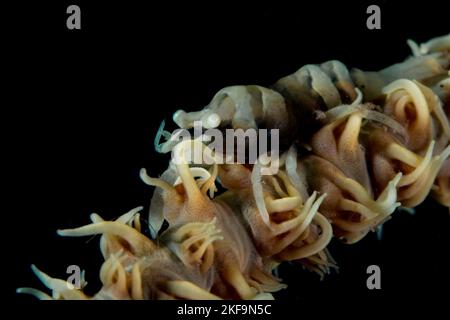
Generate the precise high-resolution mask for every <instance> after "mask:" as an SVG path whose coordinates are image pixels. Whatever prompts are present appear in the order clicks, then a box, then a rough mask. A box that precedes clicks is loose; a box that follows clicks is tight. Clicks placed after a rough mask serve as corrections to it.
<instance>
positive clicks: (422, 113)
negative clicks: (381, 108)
mask: <svg viewBox="0 0 450 320" xmlns="http://www.w3.org/2000/svg"><path fill="white" fill-rule="evenodd" d="M398 90H405V91H406V92H407V93H408V95H410V96H411V99H412V101H413V103H414V106H415V107H416V108H415V110H416V120H415V122H414V124H413V126H414V127H419V128H425V127H426V126H427V125H428V122H429V121H430V113H429V112H430V108H429V106H428V103H427V101H426V99H425V97H424V95H423V93H422V91H421V90H420V88H419V86H418V85H417V83H416V82H414V81H412V80H407V79H399V80H396V81H394V82H392V83H390V84H388V85H387V86H386V87H384V88H383V90H382V91H383V93H384V94H386V95H387V98H386V99H387V100H389V99H390V97H391V96H392V94H393V93H394V92H396V91H398Z"/></svg>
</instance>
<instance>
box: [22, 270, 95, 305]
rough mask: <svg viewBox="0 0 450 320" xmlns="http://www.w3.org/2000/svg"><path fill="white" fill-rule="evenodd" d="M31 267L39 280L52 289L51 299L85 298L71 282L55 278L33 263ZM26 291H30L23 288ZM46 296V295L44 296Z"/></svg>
mask: <svg viewBox="0 0 450 320" xmlns="http://www.w3.org/2000/svg"><path fill="white" fill-rule="evenodd" d="M31 269H32V270H33V272H34V274H35V275H36V276H37V277H38V278H39V280H40V281H41V282H42V283H43V284H44V285H45V286H46V287H47V288H49V289H50V290H52V295H53V299H60V298H63V299H86V298H87V297H86V296H85V295H84V293H83V292H81V291H80V290H78V289H77V288H75V287H74V286H73V285H72V284H70V283H68V282H67V281H64V280H61V279H55V278H52V277H50V276H49V275H47V274H46V273H44V272H42V271H41V270H39V269H38V268H37V267H36V266H35V265H31ZM25 291H26V293H31V294H33V293H32V292H31V291H29V290H28V291H27V290H25ZM34 293H36V292H34ZM46 297H48V296H46Z"/></svg>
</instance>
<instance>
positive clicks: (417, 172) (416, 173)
mask: <svg viewBox="0 0 450 320" xmlns="http://www.w3.org/2000/svg"><path fill="white" fill-rule="evenodd" d="M434 145H435V141H434V140H432V141H431V143H430V145H429V146H428V149H427V152H426V154H425V157H423V159H422V161H420V164H419V165H418V166H417V167H416V168H415V169H414V170H413V171H412V172H410V173H408V174H406V175H404V176H403V177H402V178H401V179H400V182H399V184H398V186H399V187H403V186H406V185H409V184H412V183H414V181H416V180H417V179H418V178H419V177H420V176H421V175H422V174H423V173H424V172H425V170H426V169H427V168H428V166H429V165H430V163H431V158H432V156H433V149H434Z"/></svg>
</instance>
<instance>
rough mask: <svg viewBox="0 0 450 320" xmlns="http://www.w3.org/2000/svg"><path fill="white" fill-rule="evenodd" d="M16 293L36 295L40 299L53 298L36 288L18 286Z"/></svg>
mask: <svg viewBox="0 0 450 320" xmlns="http://www.w3.org/2000/svg"><path fill="white" fill-rule="evenodd" d="M16 293H23V294H29V295H32V296H34V297H36V298H37V299H39V300H53V298H52V297H51V296H49V295H48V294H46V293H45V292H42V291H40V290H37V289H34V288H17V290H16Z"/></svg>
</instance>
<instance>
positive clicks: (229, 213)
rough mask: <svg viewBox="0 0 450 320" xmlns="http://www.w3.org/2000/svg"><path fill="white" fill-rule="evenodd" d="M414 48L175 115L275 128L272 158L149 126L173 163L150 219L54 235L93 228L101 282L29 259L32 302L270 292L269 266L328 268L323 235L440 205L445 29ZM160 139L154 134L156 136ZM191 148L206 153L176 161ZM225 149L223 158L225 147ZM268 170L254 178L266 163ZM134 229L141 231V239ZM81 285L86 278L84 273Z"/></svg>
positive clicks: (444, 177) (446, 108)
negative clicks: (204, 160)
mask: <svg viewBox="0 0 450 320" xmlns="http://www.w3.org/2000/svg"><path fill="white" fill-rule="evenodd" d="M408 44H409V45H410V46H411V48H412V51H413V56H412V57H409V58H408V59H406V60H405V61H403V62H400V63H397V64H394V65H392V66H390V67H387V68H385V69H383V70H380V71H377V72H368V71H362V70H359V69H351V70H349V69H347V67H346V66H345V65H344V64H343V63H341V62H339V61H335V60H333V61H328V62H325V63H322V64H320V65H306V66H303V67H302V68H300V69H299V70H298V71H297V72H295V73H293V74H291V75H289V76H287V77H284V78H281V79H280V80H278V81H277V82H276V83H275V84H274V85H273V86H272V87H271V88H264V87H261V86H256V85H250V86H232V87H227V88H224V89H222V90H220V91H219V92H218V93H217V94H216V95H215V96H214V97H213V99H212V100H211V102H210V103H209V104H208V105H207V106H206V107H205V108H204V109H202V110H200V111H196V112H186V111H183V110H179V111H177V112H176V113H175V114H174V115H173V120H174V122H175V123H176V124H177V125H178V126H179V127H180V128H183V129H189V128H192V127H194V122H196V121H201V123H202V125H203V128H204V129H211V128H217V129H218V130H226V129H230V128H233V129H242V130H247V129H279V130H280V137H281V148H282V150H280V151H281V152H280V155H281V156H280V157H279V158H278V159H271V158H270V154H271V152H270V150H269V152H268V153H267V154H266V155H262V156H261V157H259V158H258V159H257V161H256V162H255V163H228V162H226V163H224V162H223V161H220V160H221V159H223V158H222V157H223V154H219V153H218V152H217V151H216V150H212V149H211V148H210V147H209V146H208V145H206V144H205V143H204V142H202V141H200V140H199V139H188V140H183V141H181V142H180V141H178V140H176V139H175V140H174V139H172V138H171V135H170V133H168V132H167V131H165V130H164V123H163V124H162V126H161V127H160V129H159V130H158V133H157V136H156V139H155V148H156V150H157V151H158V152H163V153H167V152H172V154H174V155H175V156H176V157H177V158H178V159H182V160H183V161H181V162H180V161H174V158H172V160H171V161H170V162H169V166H168V168H167V170H166V171H165V172H164V173H163V174H162V175H161V176H160V177H159V178H153V177H150V176H148V175H147V172H146V170H145V169H142V170H141V172H140V177H141V179H142V180H143V182H144V183H145V184H147V185H149V186H152V187H154V188H155V190H154V194H153V197H152V201H151V205H150V209H149V216H148V226H147V225H145V226H144V225H141V220H140V214H141V211H142V210H143V208H142V207H138V208H136V209H133V210H131V211H130V212H128V213H126V214H124V215H122V216H120V217H119V218H117V219H116V220H114V221H105V220H103V219H102V218H101V217H100V216H99V215H97V214H92V215H91V221H92V223H91V224H88V225H86V226H82V227H79V228H75V229H67V230H59V231H58V234H59V235H61V236H69V237H81V236H90V235H95V234H100V235H101V238H100V249H101V252H102V255H103V257H104V260H105V261H104V263H103V266H102V267H101V270H100V280H101V282H102V284H103V287H102V289H101V290H100V291H99V292H98V293H97V294H95V295H94V296H92V297H90V296H87V295H86V294H84V293H83V291H82V289H77V288H69V287H68V286H67V283H66V281H64V280H60V279H54V278H51V277H49V276H48V275H46V274H45V273H43V272H42V271H40V270H39V269H37V268H36V267H34V266H33V271H34V272H35V273H36V275H37V276H38V277H39V279H40V280H41V281H42V282H43V283H44V285H45V286H46V287H48V288H49V289H50V290H51V291H52V295H47V294H45V293H43V292H41V291H38V290H35V289H31V288H20V289H18V292H22V293H29V294H32V295H34V296H36V297H38V298H40V299H271V298H273V296H272V293H273V292H276V291H278V290H281V289H283V288H285V287H286V284H284V283H283V282H282V280H281V279H279V278H278V277H276V276H275V275H274V272H273V271H274V269H275V268H276V267H277V266H278V265H279V264H280V263H283V262H286V261H297V262H299V263H300V264H303V266H305V267H306V268H307V269H309V270H312V271H314V272H316V273H318V274H319V275H320V276H321V277H325V275H326V274H327V273H329V272H330V270H331V269H333V268H337V264H336V262H335V261H334V260H333V258H332V257H331V254H330V252H329V251H328V249H327V245H328V244H329V242H330V241H331V239H332V238H333V236H334V237H336V238H338V239H341V240H343V241H344V242H346V243H349V244H350V243H355V242H357V241H359V240H360V239H362V238H363V237H364V236H365V235H366V234H367V233H368V232H370V231H374V230H375V229H376V228H378V227H380V226H382V224H383V223H384V222H385V221H387V220H388V219H389V218H390V217H391V215H392V214H393V213H394V212H395V210H396V208H398V207H399V206H402V207H406V208H414V207H416V206H417V205H419V204H420V203H421V202H422V201H423V200H424V199H425V198H426V197H427V196H428V195H429V194H431V195H432V196H433V197H434V198H435V199H436V200H437V201H438V202H439V203H441V204H442V205H444V206H446V207H448V208H450V160H449V156H450V146H449V140H450V125H449V114H450V86H449V83H450V73H449V68H450V35H447V36H443V37H439V38H436V39H432V40H430V41H428V42H426V43H424V44H421V45H417V44H416V43H414V42H412V41H408ZM162 138H163V139H165V140H167V141H165V142H162V143H161V141H160V140H161V139H162ZM193 146H197V147H198V148H200V150H203V151H205V152H206V154H207V155H208V160H209V161H208V164H202V165H198V164H196V163H194V162H193V161H190V159H189V158H188V157H187V154H188V152H189V150H190V149H191V148H192V147H193ZM232 157H233V155H232ZM263 158H265V160H267V159H269V160H270V161H277V163H276V165H277V168H278V171H277V172H274V173H273V174H271V175H267V174H264V175H263V174H261V172H262V171H261V170H262V169H263V168H265V167H267V166H268V164H269V162H267V161H263V160H264V159H263ZM143 228H149V231H150V235H151V238H149V237H147V236H145V235H144V234H143V232H142V229H143ZM82 283H84V281H82Z"/></svg>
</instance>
